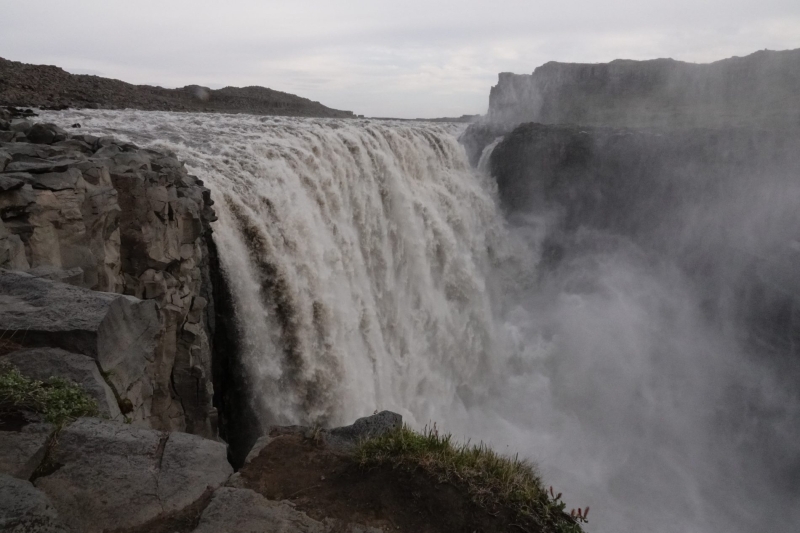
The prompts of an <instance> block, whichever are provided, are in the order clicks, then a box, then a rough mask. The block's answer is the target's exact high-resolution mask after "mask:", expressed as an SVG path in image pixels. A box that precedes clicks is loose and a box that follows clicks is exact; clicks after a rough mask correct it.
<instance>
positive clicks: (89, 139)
mask: <svg viewBox="0 0 800 533" xmlns="http://www.w3.org/2000/svg"><path fill="white" fill-rule="evenodd" d="M17 114H19V113H17ZM9 118H11V117H9ZM14 120H15V121H14V122H12V123H11V124H9V127H10V128H11V127H12V126H13V127H14V128H16V130H18V131H12V132H11V133H13V134H14V136H17V135H22V136H25V135H27V137H25V139H26V140H27V141H30V142H7V143H0V168H1V169H2V171H0V268H4V269H8V270H12V271H23V272H26V273H28V274H30V275H31V276H33V277H35V278H45V279H50V280H56V281H62V282H66V283H69V284H72V285H75V286H77V287H82V288H84V289H91V290H92V291H102V292H105V293H117V294H126V295H128V296H133V297H135V298H137V299H138V300H151V302H150V303H148V304H146V305H149V306H152V307H153V311H154V316H155V320H156V323H157V328H156V329H157V334H156V335H155V336H154V337H153V336H150V337H149V338H150V340H149V341H148V342H151V341H153V342H154V343H155V345H154V347H150V346H148V347H147V350H149V354H148V355H147V356H146V357H144V361H145V363H144V368H142V364H141V363H142V358H138V359H137V360H136V363H135V364H134V366H136V368H137V371H136V375H137V376H140V375H141V376H143V377H142V379H139V378H138V377H137V378H136V380H131V379H127V378H121V379H122V380H123V381H125V383H116V384H113V383H112V386H113V387H117V386H121V387H122V389H121V390H117V391H116V392H117V393H118V396H119V397H118V400H120V401H123V400H130V401H131V402H132V404H133V405H132V407H133V409H134V412H135V416H136V417H137V419H139V420H143V421H146V423H147V424H149V425H151V426H152V427H155V428H158V429H164V430H173V429H176V430H185V431H188V432H191V433H197V434H201V435H205V436H208V437H214V436H216V434H217V428H216V418H217V415H216V410H215V409H214V407H213V406H212V397H213V387H212V368H211V367H212V365H211V343H212V338H213V328H214V301H213V295H214V290H213V289H212V287H211V279H212V276H211V274H210V272H209V269H210V265H209V262H210V253H209V249H208V243H209V242H210V235H211V227H210V224H211V222H213V221H214V220H216V217H215V215H214V211H213V209H212V208H211V205H212V203H213V202H212V201H211V198H210V195H209V192H208V190H207V189H205V188H204V187H203V186H202V184H201V183H200V181H199V180H198V179H197V178H195V177H193V176H191V175H189V173H188V172H187V171H186V169H185V168H184V166H183V164H182V163H181V162H179V161H178V160H177V159H175V158H174V157H171V156H170V155H168V154H163V153H160V152H156V151H152V150H144V149H140V148H138V147H137V146H135V145H133V144H130V143H123V142H118V141H117V140H115V139H114V138H112V137H103V138H98V137H95V136H92V135H75V136H69V135H68V134H66V132H65V131H64V130H62V129H61V128H59V127H57V126H55V125H52V124H31V123H30V122H28V121H22V120H21V119H14ZM12 129H13V128H12ZM23 132H24V133H23ZM14 139H15V140H19V139H17V138H16V137H15V138H14ZM4 276H5V274H4ZM8 279H9V280H12V279H14V280H15V279H17V278H13V277H11V278H8ZM35 284H36V282H35V281H32V279H25V280H24V283H23V285H24V286H33V285H35ZM11 285H13V281H8V282H7V283H5V286H6V287H10V286H11ZM68 294H69V291H68V290H66V289H58V290H57V291H55V292H54V293H53V295H54V296H53V298H55V295H60V296H59V297H64V296H66V295H68ZM7 296H9V297H11V295H10V293H9V294H8V295H7ZM75 297H76V298H78V299H79V301H89V300H92V301H94V300H97V299H98V298H99V299H100V300H102V299H103V298H106V299H107V295H106V296H98V297H97V298H92V297H89V296H87V295H86V294H85V293H84V292H81V293H80V295H77V296H75ZM13 298H17V299H19V298H22V296H21V295H19V294H17V295H16V296H14V297H13ZM13 298H12V300H13ZM12 300H8V299H6V300H5V301H4V302H3V303H2V304H0V316H4V317H8V318H9V320H11V314H9V313H7V312H6V313H5V314H4V309H5V311H8V310H9V307H8V306H9V305H11V306H13V305H17V304H19V301H17V302H16V303H14V302H13V301H12ZM22 300H25V298H22ZM53 305H54V307H53V308H52V309H60V310H62V311H63V313H64V315H65V320H67V321H68V320H69V317H67V316H66V315H67V314H69V313H68V311H69V309H70V307H69V303H68V301H67V300H64V301H61V302H60V303H54V304H53ZM109 305H111V304H109ZM113 305H114V306H118V305H120V304H118V303H115V304H113ZM137 305H144V304H137ZM34 307H35V306H34ZM52 309H51V311H52ZM45 311H47V310H45ZM48 312H49V311H47V312H43V316H46V315H47V314H48ZM81 313H82V312H81V311H80V310H78V311H77V313H76V315H81ZM25 316H26V317H27V319H30V320H31V321H32V322H31V324H33V328H32V330H34V331H40V330H39V329H37V328H38V327H39V326H41V323H40V322H41V320H40V317H37V316H35V314H31V313H29V314H26V315H25ZM60 319H61V318H58V320H60ZM54 320H55V319H54ZM95 322H96V323H98V324H99V323H100V322H101V320H99V319H98V320H97V321H95ZM65 323H66V322H65ZM29 325H30V324H24V325H23V324H10V323H3V322H0V330H7V331H21V330H22V329H21V328H26V327H28V326H29ZM48 327H52V328H56V327H55V326H53V325H52V324H51V326H48ZM92 327H94V328H95V329H96V327H95V326H92ZM92 327H90V328H89V329H92ZM56 329H57V328H56ZM56 329H53V331H56ZM75 331H83V330H80V329H78V330H75ZM93 331H94V330H93ZM62 333H63V332H59V333H58V334H57V335H56V334H55V333H53V334H50V335H49V337H47V339H48V340H47V341H46V342H45V340H43V338H44V337H43V335H42V334H39V335H33V336H29V337H28V339H27V340H26V341H25V344H26V345H31V343H32V342H33V340H32V339H33V338H38V339H39V340H38V341H36V342H37V343H38V344H36V346H42V347H45V346H49V347H59V348H64V349H66V350H69V351H74V352H76V353H79V354H83V355H86V356H89V357H93V358H100V359H102V357H101V356H99V355H98V354H99V353H101V352H102V350H100V351H98V350H96V349H94V348H93V349H91V350H87V349H86V348H85V347H81V348H80V349H76V348H75V347H74V346H68V345H66V344H65V343H66V341H64V340H61V341H59V340H58V339H57V337H59V336H62ZM63 335H65V336H64V339H67V338H71V337H70V335H67V334H63ZM73 336H74V335H73ZM67 344H68V343H67ZM131 364H133V363H131ZM101 369H102V370H103V371H108V370H109V369H108V368H105V367H103V363H102V362H101ZM127 374H128V373H126V375H127ZM106 380H107V381H112V380H111V378H108V377H106ZM136 381H138V382H141V383H142V384H143V385H142V388H141V390H140V392H139V393H137V394H135V395H134V398H128V395H129V393H130V391H129V390H128V388H129V387H130V386H131V384H132V383H134V382H136ZM137 398H139V399H137Z"/></svg>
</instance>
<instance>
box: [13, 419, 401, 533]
mask: <svg viewBox="0 0 800 533" xmlns="http://www.w3.org/2000/svg"><path fill="white" fill-rule="evenodd" d="M401 423H402V419H401V417H400V415H397V414H394V413H390V412H388V411H384V412H382V413H380V414H378V415H375V416H371V417H365V418H361V419H359V420H357V421H356V422H355V423H354V424H353V425H351V426H346V427H344V428H335V429H331V430H314V429H312V428H302V427H298V426H293V427H283V428H281V427H276V428H273V429H272V431H271V432H270V435H272V437H271V438H277V439H278V440H279V441H280V438H281V436H283V437H286V436H294V437H298V438H301V439H306V437H305V436H304V435H305V434H309V435H310V436H309V437H308V442H314V443H316V444H315V446H318V447H319V449H320V450H321V452H322V450H324V452H323V453H325V454H331V453H332V454H335V455H336V457H340V458H342V460H347V461H349V459H346V458H347V457H350V455H349V454H350V452H352V446H351V444H353V443H355V442H357V441H358V440H359V439H363V438H368V437H370V436H378V435H380V434H382V433H384V432H386V431H391V430H393V429H394V428H396V427H398V425H399V424H401ZM54 431H55V428H54V427H53V426H51V425H47V424H39V423H35V422H33V423H29V424H27V425H25V426H24V427H23V428H21V430H19V431H4V430H0V531H35V532H38V531H41V532H54V533H55V532H67V531H71V532H78V531H80V532H85V533H101V532H112V531H114V532H118V533H122V532H143V531H180V532H185V533H188V532H190V531H195V532H212V531H213V532H215V533H217V532H229V533H250V532H253V531H274V532H276V533H278V532H280V533H379V532H381V531H383V529H380V528H375V527H368V526H364V525H361V524H360V523H358V522H356V521H354V522H352V523H351V522H350V521H348V520H342V519H341V518H339V517H330V516H324V515H323V516H322V517H316V518H312V517H310V516H309V515H308V514H306V513H305V512H303V511H302V510H300V509H298V508H296V504H295V503H294V502H291V501H288V500H284V499H273V500H271V499H268V498H266V497H265V496H264V495H263V494H261V493H258V492H257V491H254V490H252V489H250V488H248V487H245V486H244V485H245V483H244V481H243V480H242V478H241V476H240V475H239V474H233V469H232V468H231V466H230V464H229V463H228V461H227V459H226V453H227V451H226V446H225V445H224V444H222V443H220V442H216V441H212V440H209V439H204V438H202V437H199V436H197V435H190V434H187V433H181V432H162V431H157V430H153V429H147V428H140V427H135V426H132V425H130V424H125V423H120V422H114V421H110V420H102V419H98V418H80V419H78V420H76V421H74V422H72V423H71V424H68V425H67V426H66V427H64V428H62V429H61V430H60V431H59V432H58V433H57V435H56V434H54ZM312 434H313V435H312ZM320 435H322V440H319V438H320ZM294 437H290V438H294ZM14 439H16V440H14ZM25 439H27V440H25ZM23 441H25V442H24V445H23V444H22V443H23ZM269 442H270V439H267V440H264V442H262V443H261V444H260V445H259V447H257V448H255V449H254V450H253V452H252V453H251V455H252V456H254V457H255V456H258V455H259V454H260V453H261V452H262V451H263V447H264V446H266V445H268V444H269ZM343 444H347V446H342V445H343ZM12 456H13V457H12ZM23 466H24V469H23V468H21V467H23ZM28 479H31V480H32V482H33V484H31V482H29V481H28ZM26 528H27V529H26ZM37 528H38V529H37Z"/></svg>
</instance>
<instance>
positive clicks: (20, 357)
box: [0, 348, 120, 419]
mask: <svg viewBox="0 0 800 533" xmlns="http://www.w3.org/2000/svg"><path fill="white" fill-rule="evenodd" d="M2 360H6V361H8V362H9V363H11V364H12V365H14V366H15V367H17V369H19V371H20V372H21V373H22V375H24V376H26V377H28V378H30V379H36V380H39V381H45V380H47V379H48V378H51V377H54V376H55V377H61V378H64V379H68V380H70V381H74V382H75V383H77V384H78V385H80V386H81V387H83V389H84V390H85V391H86V392H87V393H88V394H89V395H90V396H91V397H92V398H94V399H95V401H96V402H97V409H98V411H99V412H100V414H101V415H105V416H107V417H109V418H111V419H117V418H118V417H119V416H120V411H119V406H118V405H117V400H116V398H115V397H114V393H113V392H112V391H111V388H110V387H109V386H108V384H107V383H106V382H105V380H104V379H103V376H101V375H100V371H99V370H98V368H97V363H96V362H95V361H94V359H92V358H91V357H89V356H87V355H81V354H76V353H72V352H68V351H66V350H62V349H61V348H27V349H24V350H17V351H16V352H12V353H10V354H8V355H7V356H5V357H0V361H2Z"/></svg>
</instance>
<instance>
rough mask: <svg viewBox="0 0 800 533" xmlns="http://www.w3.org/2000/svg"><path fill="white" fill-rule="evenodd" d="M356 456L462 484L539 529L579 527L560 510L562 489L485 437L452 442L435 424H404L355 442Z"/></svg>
mask: <svg viewBox="0 0 800 533" xmlns="http://www.w3.org/2000/svg"><path fill="white" fill-rule="evenodd" d="M356 457H357V459H358V460H359V462H360V464H361V465H362V466H364V467H369V466H379V465H391V466H392V467H394V468H403V469H406V470H408V471H416V470H422V471H424V472H425V473H427V474H429V475H431V476H433V477H434V478H436V479H437V480H438V481H440V482H446V483H451V484H453V485H456V486H461V487H463V488H465V489H466V490H467V491H468V493H469V495H470V497H471V498H472V500H473V502H474V503H476V504H477V505H479V506H481V507H483V508H485V509H487V510H488V511H490V512H493V511H495V510H498V509H509V510H511V511H512V512H513V513H515V514H516V515H518V516H520V517H523V518H527V519H528V520H530V521H533V522H535V523H536V524H537V525H538V526H539V529H540V530H541V531H543V532H548V533H549V532H556V533H581V532H582V529H581V527H580V525H579V524H578V521H579V520H580V521H581V522H585V521H586V520H585V519H583V518H580V519H576V518H575V517H574V516H570V515H568V514H566V513H565V512H564V508H565V506H566V504H565V503H564V502H563V501H561V499H560V498H561V494H558V495H555V494H554V493H553V491H552V488H551V489H550V493H548V491H547V489H545V487H544V484H543V483H542V480H541V478H540V477H539V476H538V474H537V473H536V469H535V468H534V466H533V465H532V464H531V463H529V462H528V461H526V460H523V459H520V458H519V457H518V456H515V457H507V456H504V455H501V454H498V453H497V452H495V451H493V450H492V449H490V448H489V447H487V446H486V445H484V444H483V443H481V444H478V445H471V444H469V443H464V444H460V443H456V442H454V441H453V438H452V435H449V434H447V435H440V434H439V431H438V430H437V429H436V426H435V425H434V426H433V427H432V428H430V429H429V428H427V427H426V428H425V430H424V431H423V432H422V433H418V432H416V431H414V430H412V429H410V428H408V427H407V426H403V427H402V428H401V429H398V430H396V431H393V432H390V433H387V434H384V435H382V436H380V437H376V438H372V439H368V440H366V441H364V442H362V443H360V444H359V447H358V449H357V451H356Z"/></svg>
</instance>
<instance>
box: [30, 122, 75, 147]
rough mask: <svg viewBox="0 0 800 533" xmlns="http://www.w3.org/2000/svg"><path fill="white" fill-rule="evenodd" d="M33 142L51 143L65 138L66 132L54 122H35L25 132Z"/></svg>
mask: <svg viewBox="0 0 800 533" xmlns="http://www.w3.org/2000/svg"><path fill="white" fill-rule="evenodd" d="M25 135H26V136H27V137H28V140H29V141H30V142H32V143H34V144H53V143H54V142H58V141H63V140H65V139H66V138H67V132H66V131H64V130H62V129H61V128H59V127H58V126H56V125H55V124H47V123H41V122H39V123H36V124H34V125H33V126H32V127H31V128H30V130H29V131H27V132H26V133H25Z"/></svg>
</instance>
